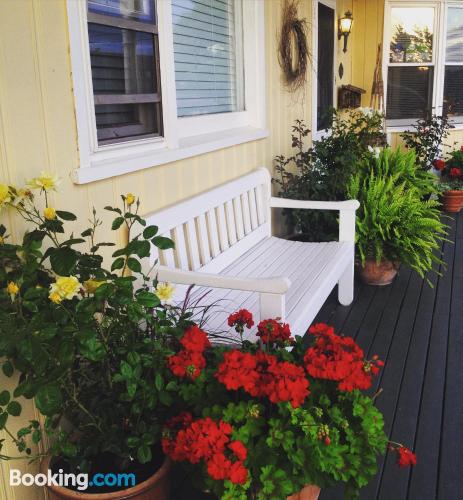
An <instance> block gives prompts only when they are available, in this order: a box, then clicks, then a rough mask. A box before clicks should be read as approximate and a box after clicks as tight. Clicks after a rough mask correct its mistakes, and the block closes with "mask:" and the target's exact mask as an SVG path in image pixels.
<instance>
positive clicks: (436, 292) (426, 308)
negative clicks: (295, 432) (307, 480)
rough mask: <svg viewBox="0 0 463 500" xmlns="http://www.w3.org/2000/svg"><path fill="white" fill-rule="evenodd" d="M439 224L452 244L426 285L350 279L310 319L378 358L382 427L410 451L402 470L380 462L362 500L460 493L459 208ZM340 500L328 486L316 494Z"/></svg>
mask: <svg viewBox="0 0 463 500" xmlns="http://www.w3.org/2000/svg"><path fill="white" fill-rule="evenodd" d="M447 223H448V224H449V225H450V227H451V230H450V234H449V239H450V240H452V243H445V244H444V245H443V255H444V260H445V262H446V269H442V270H441V272H442V276H441V277H438V276H430V279H431V281H432V282H433V284H434V288H430V287H429V286H428V285H427V284H426V283H425V282H424V281H423V280H422V279H420V278H419V276H417V275H416V274H415V273H412V272H410V270H408V269H406V268H402V269H401V270H400V273H399V276H398V277H397V278H396V281H395V282H394V283H393V284H392V285H390V286H388V287H382V288H381V287H369V286H365V285H357V290H356V298H355V301H354V303H353V304H352V306H350V307H347V308H346V307H342V306H339V305H338V304H337V303H336V301H335V299H334V297H332V298H330V299H329V300H328V301H327V303H326V304H325V306H324V307H323V309H322V310H321V311H320V314H319V316H318V318H317V320H320V321H324V322H327V323H330V324H332V325H333V326H335V327H336V328H337V329H339V330H340V331H341V332H342V333H343V334H345V335H350V336H352V337H355V338H356V339H357V341H358V342H359V344H360V345H361V347H362V348H363V349H364V350H365V352H366V353H368V354H369V355H373V354H377V355H378V356H379V357H380V359H383V360H384V361H385V362H386V366H385V368H384V369H383V371H382V373H381V375H380V377H379V378H378V380H377V383H376V387H375V390H376V389H378V388H379V387H381V388H383V393H382V394H381V395H380V396H379V397H378V399H377V405H378V407H379V408H380V409H381V411H382V412H383V413H384V417H385V422H386V432H387V433H388V435H389V436H390V439H392V440H393V441H398V442H402V443H404V444H405V445H407V446H409V447H410V448H412V449H414V450H415V452H416V453H417V456H418V464H417V465H416V466H415V467H414V468H413V469H405V470H404V469H399V468H398V467H397V466H396V465H395V457H394V456H387V457H386V459H383V460H381V461H380V462H379V466H380V469H379V472H378V474H377V476H376V478H375V480H374V481H372V482H371V483H370V484H369V485H368V486H367V487H366V488H364V489H363V491H362V494H361V499H362V500H374V499H380V500H405V499H408V500H434V499H438V500H459V499H463V377H462V372H463V213H462V214H460V215H459V216H457V217H454V218H452V219H449V220H448V222H447ZM342 498H343V494H342V489H341V488H333V489H332V490H326V491H324V492H322V495H321V497H320V500H337V499H342Z"/></svg>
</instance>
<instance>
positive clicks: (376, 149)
mask: <svg viewBox="0 0 463 500" xmlns="http://www.w3.org/2000/svg"><path fill="white" fill-rule="evenodd" d="M368 151H370V153H373V154H374V156H375V158H379V155H380V154H381V148H380V147H379V146H375V147H374V148H373V147H372V146H368Z"/></svg>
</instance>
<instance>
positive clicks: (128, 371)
mask: <svg viewBox="0 0 463 500" xmlns="http://www.w3.org/2000/svg"><path fill="white" fill-rule="evenodd" d="M121 373H122V375H123V376H124V377H125V378H127V379H129V378H131V377H132V375H133V370H132V367H131V366H130V365H129V364H128V363H127V362H126V361H122V363H121Z"/></svg>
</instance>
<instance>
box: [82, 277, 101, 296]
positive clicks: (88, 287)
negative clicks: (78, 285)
mask: <svg viewBox="0 0 463 500" xmlns="http://www.w3.org/2000/svg"><path fill="white" fill-rule="evenodd" d="M103 283H105V281H104V280H92V279H90V280H87V281H84V288H85V291H86V292H87V293H95V290H96V289H97V288H98V287H99V286H101V285H102V284H103Z"/></svg>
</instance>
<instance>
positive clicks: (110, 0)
mask: <svg viewBox="0 0 463 500" xmlns="http://www.w3.org/2000/svg"><path fill="white" fill-rule="evenodd" d="M76 1H80V0H76ZM88 10H89V12H95V13H96V14H105V15H109V16H116V17H123V18H125V19H133V20H135V21H141V22H147V23H155V21H156V19H155V8H154V0H88Z"/></svg>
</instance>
